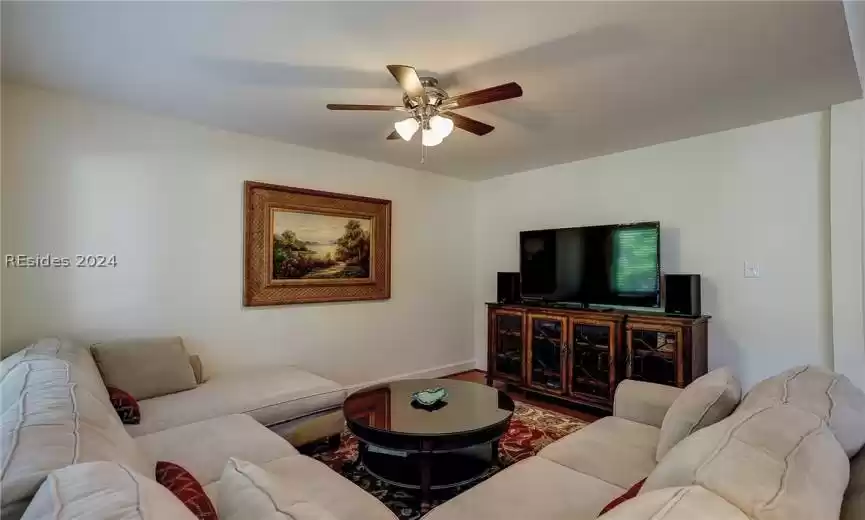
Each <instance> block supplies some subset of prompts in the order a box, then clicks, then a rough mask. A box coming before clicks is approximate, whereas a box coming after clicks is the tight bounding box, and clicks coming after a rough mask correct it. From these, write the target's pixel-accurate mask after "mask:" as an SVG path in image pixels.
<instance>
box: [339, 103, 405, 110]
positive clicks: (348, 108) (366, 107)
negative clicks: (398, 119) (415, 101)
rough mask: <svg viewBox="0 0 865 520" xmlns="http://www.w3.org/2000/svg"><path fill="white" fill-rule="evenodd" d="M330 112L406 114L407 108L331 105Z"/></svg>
mask: <svg viewBox="0 0 865 520" xmlns="http://www.w3.org/2000/svg"><path fill="white" fill-rule="evenodd" d="M327 108H328V110H375V111H381V112H389V111H391V110H393V111H397V112H405V111H406V109H405V107H398V106H393V105H341V104H338V103H337V104H334V103H330V104H328V105H327Z"/></svg>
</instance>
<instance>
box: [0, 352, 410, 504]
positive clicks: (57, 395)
mask: <svg viewBox="0 0 865 520" xmlns="http://www.w3.org/2000/svg"><path fill="white" fill-rule="evenodd" d="M265 374H266V375H265V376H262V377H254V376H253V375H252V374H249V375H248V376H247V381H249V385H248V386H244V385H242V384H241V382H240V381H239V380H238V378H236V377H226V378H222V377H221V376H214V377H213V378H211V379H210V380H209V381H208V382H206V383H204V384H202V385H200V386H199V387H197V388H196V389H194V390H189V391H185V392H181V393H177V394H171V395H168V396H163V397H158V398H154V399H148V400H144V401H142V402H141V410H142V423H143V426H144V427H143V428H140V429H137V428H134V427H133V428H130V427H129V426H127V427H126V428H124V426H123V425H122V423H121V422H120V419H119V417H118V416H117V414H116V413H115V411H114V409H113V407H112V405H111V403H110V401H109V398H108V393H107V391H106V388H105V385H104V383H103V381H102V379H101V377H100V373H99V370H98V369H97V366H96V364H95V362H94V360H93V357H92V356H91V354H90V352H89V350H88V349H87V348H81V347H78V346H76V345H74V344H72V343H70V342H68V341H64V340H59V339H46V340H42V341H40V342H38V343H36V344H34V345H31V346H30V347H28V348H26V349H24V350H22V351H20V352H18V353H16V354H14V355H12V356H10V357H8V358H6V359H4V360H3V361H2V362H0V405H2V410H0V413H2V438H0V441H2V468H0V470H2V473H0V491H2V493H0V500H2V512H0V515H2V518H3V519H4V520H13V519H16V518H20V516H21V515H22V514H23V512H24V510H25V508H26V507H27V505H28V504H29V502H30V500H31V498H32V496H33V495H34V494H35V493H36V491H37V489H39V487H40V485H42V483H43V481H44V480H45V478H46V476H47V475H48V474H49V473H51V471H53V470H56V469H59V468H63V467H64V466H68V465H71V464H81V463H87V462H93V461H110V462H115V463H117V464H121V465H123V466H124V467H125V468H129V469H130V470H132V471H134V472H136V473H138V474H140V475H143V476H145V477H148V478H151V479H152V478H153V477H154V468H155V463H156V461H159V460H167V461H172V462H175V463H177V464H180V465H181V466H183V467H184V468H186V469H187V470H189V471H190V473H192V475H193V476H195V478H196V479H197V480H198V481H199V482H200V483H201V484H202V485H203V486H204V487H205V489H206V491H207V493H208V494H212V495H213V496H215V495H216V493H217V488H218V486H217V482H218V481H219V479H220V476H221V474H222V472H223V468H224V467H225V465H226V462H227V461H228V460H229V458H230V457H236V458H238V459H242V460H245V461H248V462H251V463H253V464H256V465H259V466H260V467H262V468H264V469H266V470H268V471H270V472H272V473H274V474H277V475H280V476H282V477H284V478H285V479H287V480H288V481H290V482H291V483H292V486H293V487H295V489H296V490H298V492H301V493H303V494H305V495H306V496H307V497H308V500H310V501H313V502H314V501H321V502H323V503H328V504H329V507H330V508H332V509H333V511H332V512H333V513H334V514H335V515H336V518H339V519H349V518H362V519H370V520H378V519H381V520H393V519H394V516H393V514H391V513H390V511H389V510H388V509H387V508H386V507H384V506H383V505H382V504H381V503H380V502H379V501H378V500H376V499H375V498H373V497H372V496H371V495H369V494H367V493H366V492H364V491H362V490H361V489H360V488H358V487H357V486H355V485H354V484H352V483H350V482H349V481H347V480H345V479H344V478H342V477H341V476H339V475H338V474H337V473H334V472H333V471H331V470H330V469H329V468H328V467H327V466H325V465H323V464H321V463H319V462H317V461H315V460H313V459H311V458H308V457H305V456H303V455H300V454H299V453H298V452H297V450H295V449H294V447H292V446H291V445H290V444H289V443H288V442H286V441H285V440H284V439H283V438H281V437H280V436H279V435H277V434H276V433H274V432H273V431H271V430H270V429H268V428H266V427H265V426H263V425H262V424H261V422H272V423H275V424H277V425H281V424H285V423H286V421H290V420H291V419H297V418H298V417H302V416H306V417H308V416H309V415H310V414H311V413H312V412H313V411H315V410H316V409H318V407H325V406H331V405H333V404H337V405H338V403H340V402H341V400H342V399H343V396H344V391H343V390H342V389H337V388H335V387H336V383H333V382H330V381H327V380H326V379H324V378H321V377H318V376H315V375H312V374H308V373H305V372H302V371H300V370H298V369H295V368H288V369H281V370H277V369H273V370H272V371H271V370H268V371H265ZM280 380H281V381H283V384H281V385H280V384H279V381H280ZM221 392H228V393H227V394H222V393H221ZM234 393H243V394H244V395H243V396H239V395H234ZM293 398H296V399H293ZM233 412H247V413H242V414H241V413H233ZM151 413H152V414H156V415H157V417H159V419H158V420H157V419H154V418H151V419H152V420H151V421H149V422H145V420H147V419H148V418H147V415H148V414H151ZM201 419H203V420H201ZM129 429H131V430H132V433H135V434H136V435H137V436H134V437H133V436H132V435H130V432H129V431H127V430H129ZM146 431H151V432H152V433H144V432H146ZM138 434H140V435H138ZM335 496H338V497H339V500H338V501H336V502H334V501H333V497H335Z"/></svg>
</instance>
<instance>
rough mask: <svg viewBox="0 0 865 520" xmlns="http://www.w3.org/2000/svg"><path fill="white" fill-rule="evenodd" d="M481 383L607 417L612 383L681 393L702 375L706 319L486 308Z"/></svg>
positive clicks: (504, 306)
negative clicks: (653, 385) (628, 382)
mask: <svg viewBox="0 0 865 520" xmlns="http://www.w3.org/2000/svg"><path fill="white" fill-rule="evenodd" d="M487 309H488V334H487V335H488V340H487V341H488V347H487V350H488V360H487V367H488V368H487V384H489V385H492V383H493V381H501V382H504V383H507V384H511V385H513V386H516V387H518V388H520V389H522V390H525V391H529V392H538V393H541V394H546V395H550V396H554V397H557V398H560V399H564V400H567V401H571V402H574V403H578V404H581V405H586V406H590V407H593V408H597V409H600V410H604V411H607V412H611V411H612V409H613V396H614V394H615V391H616V386H617V385H618V384H619V383H620V382H621V381H622V380H623V379H638V380H641V381H650V382H653V383H660V384H665V385H672V386H677V387H679V388H682V387H684V386H686V385H687V384H688V383H690V382H691V381H693V380H694V379H696V378H698V377H700V376H701V375H703V374H705V373H706V371H707V369H708V367H707V350H708V345H707V334H706V332H707V331H706V328H707V325H708V321H709V317H708V316H693V317H691V316H676V315H669V314H663V313H649V312H642V313H641V312H633V311H625V310H592V309H567V308H562V307H554V306H534V305H521V304H498V303H488V304H487Z"/></svg>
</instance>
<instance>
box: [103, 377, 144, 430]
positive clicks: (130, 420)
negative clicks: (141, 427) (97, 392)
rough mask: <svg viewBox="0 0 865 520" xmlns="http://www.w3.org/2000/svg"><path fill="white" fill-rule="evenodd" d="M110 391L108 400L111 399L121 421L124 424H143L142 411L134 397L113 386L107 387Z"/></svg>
mask: <svg viewBox="0 0 865 520" xmlns="http://www.w3.org/2000/svg"><path fill="white" fill-rule="evenodd" d="M106 388H107V389H108V398H109V399H111V406H113V407H114V410H115V411H116V412H117V415H119V416H120V421H121V422H122V423H123V424H138V423H140V422H141V410H140V409H139V408H138V401H136V400H135V398H134V397H132V396H131V395H129V394H128V393H126V392H124V391H123V390H121V389H119V388H115V387H113V386H108V387H106Z"/></svg>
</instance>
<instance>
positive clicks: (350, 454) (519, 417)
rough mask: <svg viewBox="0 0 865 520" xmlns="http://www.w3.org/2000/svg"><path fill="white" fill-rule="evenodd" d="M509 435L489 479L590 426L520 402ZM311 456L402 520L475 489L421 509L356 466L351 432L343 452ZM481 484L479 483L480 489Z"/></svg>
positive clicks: (408, 493) (413, 497) (318, 451)
mask: <svg viewBox="0 0 865 520" xmlns="http://www.w3.org/2000/svg"><path fill="white" fill-rule="evenodd" d="M516 405H517V408H516V410H515V411H514V416H513V418H512V419H511V424H510V427H509V428H508V432H507V433H506V434H505V435H504V437H502V439H501V442H500V443H499V461H500V463H501V465H500V467H497V468H492V469H491V470H490V472H489V474H488V475H487V477H486V478H489V477H490V476H492V475H493V474H495V473H496V472H497V471H500V470H501V469H503V468H505V467H507V466H510V465H511V464H513V463H515V462H518V461H520V460H522V459H524V458H526V457H529V456H531V455H534V454H535V453H537V452H538V451H540V449H541V448H543V447H544V446H546V445H547V444H550V443H551V442H553V441H555V440H557V439H560V438H562V437H564V436H565V435H567V434H569V433H572V432H575V431H577V430H579V429H580V428H582V427H583V426H585V425H586V424H587V423H586V422H584V421H581V420H579V419H576V418H573V417H568V416H567V415H564V414H560V413H558V412H553V411H550V410H545V409H543V408H538V407H537V406H533V405H530V404H526V403H521V402H517V403H516ZM307 448H308V449H309V448H311V450H310V451H307V450H304V451H306V452H307V453H310V455H311V456H312V457H313V458H315V459H317V460H320V461H321V462H323V463H325V464H327V465H328V466H330V467H331V468H332V469H333V470H334V471H336V472H338V473H339V474H341V475H342V476H344V477H345V478H347V479H349V480H351V481H352V482H354V483H355V484H357V485H358V486H360V487H361V488H363V489H364V490H366V491H367V492H368V493H369V494H371V495H372V496H374V497H376V498H377V499H379V500H381V501H382V503H384V504H385V505H386V506H387V507H389V508H390V509H391V510H392V511H393V512H394V514H396V516H397V517H399V518H400V519H401V520H415V519H417V518H420V517H421V516H423V515H424V514H426V513H427V511H429V510H430V509H432V507H434V506H436V505H438V504H440V503H442V502H444V501H446V500H450V499H451V498H453V497H455V496H456V495H458V494H460V493H462V492H463V491H465V490H466V489H468V488H470V487H471V486H464V487H461V488H456V489H453V490H449V491H448V492H440V493H438V495H437V496H436V497H435V499H434V501H433V503H432V504H431V505H429V506H421V502H420V499H419V496H418V495H417V493H415V492H413V491H412V490H407V489H402V488H399V487H396V486H392V485H390V484H387V483H386V482H382V481H380V480H378V479H376V478H375V477H373V476H371V475H370V474H369V473H367V472H366V471H364V469H363V468H361V467H358V466H357V465H355V464H354V462H355V460H356V459H357V438H356V437H355V436H354V435H352V434H351V433H349V432H348V431H345V432H343V434H342V442H341V443H340V446H339V448H337V449H333V448H331V447H329V446H328V445H327V443H321V444H320V445H316V446H312V447H307ZM476 484H477V483H475V485H476Z"/></svg>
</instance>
